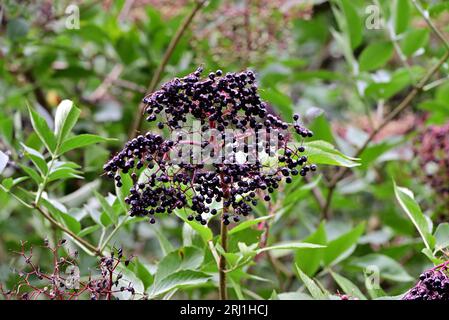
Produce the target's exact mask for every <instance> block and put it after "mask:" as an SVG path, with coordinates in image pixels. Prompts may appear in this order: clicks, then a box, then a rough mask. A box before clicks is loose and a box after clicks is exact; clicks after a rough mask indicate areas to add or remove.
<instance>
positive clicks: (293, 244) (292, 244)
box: [257, 241, 325, 254]
mask: <svg viewBox="0 0 449 320" xmlns="http://www.w3.org/2000/svg"><path fill="white" fill-rule="evenodd" d="M324 247H325V246H322V245H319V244H314V243H307V242H298V241H286V242H280V243H277V244H275V245H272V246H269V247H264V248H260V249H258V250H257V254H259V253H261V252H264V251H269V250H290V249H316V248H324Z"/></svg>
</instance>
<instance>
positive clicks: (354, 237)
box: [323, 223, 365, 266]
mask: <svg viewBox="0 0 449 320" xmlns="http://www.w3.org/2000/svg"><path fill="white" fill-rule="evenodd" d="M364 230H365V224H364V223H360V224H359V225H358V226H357V227H355V228H353V229H352V230H351V231H349V232H347V233H345V234H343V235H341V236H340V237H338V238H336V239H334V240H332V241H330V242H328V243H327V247H326V249H325V253H324V257H323V262H324V264H325V265H326V266H329V265H331V264H332V263H336V262H338V261H339V260H341V259H342V258H345V254H347V253H348V252H351V251H352V250H353V248H355V246H356V244H357V241H358V240H359V238H360V236H361V235H362V234H363V231H364Z"/></svg>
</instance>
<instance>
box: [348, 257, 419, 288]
mask: <svg viewBox="0 0 449 320" xmlns="http://www.w3.org/2000/svg"><path fill="white" fill-rule="evenodd" d="M351 265H353V266H357V267H360V268H362V269H366V268H369V269H370V270H374V268H375V269H377V270H378V271H379V275H380V276H381V277H383V278H385V279H389V280H392V281H399V282H408V281H413V278H412V277H411V276H410V275H409V274H408V273H407V271H405V269H404V267H403V266H401V265H400V264H399V263H398V262H397V261H395V260H394V259H392V258H390V257H388V256H385V255H382V254H377V253H372V254H368V255H366V256H363V257H360V258H355V259H353V260H351Z"/></svg>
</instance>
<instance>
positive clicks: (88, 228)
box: [78, 224, 100, 238]
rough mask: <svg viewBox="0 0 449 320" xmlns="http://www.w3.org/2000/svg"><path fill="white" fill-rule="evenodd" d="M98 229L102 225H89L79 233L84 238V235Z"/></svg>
mask: <svg viewBox="0 0 449 320" xmlns="http://www.w3.org/2000/svg"><path fill="white" fill-rule="evenodd" d="M98 229H100V225H98V224H94V225H93V226H89V227H87V228H84V229H83V230H81V231H80V232H79V233H78V236H80V237H81V238H83V237H85V236H87V235H89V234H91V233H92V232H95V231H97V230H98Z"/></svg>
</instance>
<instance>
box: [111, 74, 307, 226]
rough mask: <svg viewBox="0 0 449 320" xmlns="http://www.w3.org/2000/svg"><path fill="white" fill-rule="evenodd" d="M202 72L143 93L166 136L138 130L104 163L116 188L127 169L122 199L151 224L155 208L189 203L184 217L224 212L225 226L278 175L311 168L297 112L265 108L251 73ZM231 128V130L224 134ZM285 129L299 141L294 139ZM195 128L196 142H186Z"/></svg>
mask: <svg viewBox="0 0 449 320" xmlns="http://www.w3.org/2000/svg"><path fill="white" fill-rule="evenodd" d="M201 72H202V70H201V69H198V70H196V71H195V72H193V73H191V74H189V75H187V76H186V77H184V78H180V79H178V78H176V79H174V80H171V81H169V82H167V83H166V84H164V85H163V86H162V88H161V89H160V90H159V91H156V92H154V93H153V94H151V95H149V96H147V97H145V98H144V99H143V102H144V103H145V113H146V120H147V121H148V122H156V123H157V127H158V128H159V129H160V130H163V129H164V128H165V129H167V131H168V132H170V133H171V139H166V138H164V137H163V136H162V135H159V134H155V133H151V132H148V133H146V134H145V135H139V136H138V137H136V138H134V139H132V140H130V141H128V142H127V143H126V144H125V146H124V148H123V149H122V150H121V151H120V152H119V153H117V154H116V155H115V156H114V157H113V158H112V159H111V160H110V161H109V162H108V163H106V164H105V166H104V171H105V173H106V175H107V176H108V177H110V178H112V179H115V183H116V186H117V187H122V186H123V182H122V176H121V175H120V173H124V174H130V175H131V178H132V181H133V186H132V187H131V188H130V190H129V195H128V196H127V197H126V199H125V201H126V203H127V204H128V205H129V207H130V209H129V214H130V215H131V216H149V217H150V218H149V221H150V223H155V221H156V220H155V214H162V213H167V214H170V213H172V212H173V211H174V210H179V209H183V208H188V209H190V210H191V212H192V213H191V214H189V215H188V216H187V219H188V220H190V221H192V220H196V221H198V222H200V223H201V224H206V223H207V220H206V219H207V215H209V214H210V215H215V214H217V213H218V212H219V211H223V214H222V215H221V217H222V219H223V223H224V224H229V223H230V222H231V221H234V222H238V221H239V220H240V219H241V216H247V215H248V214H249V213H250V212H251V208H252V206H255V205H257V202H258V199H260V198H263V199H264V200H265V201H270V200H271V197H270V194H271V193H273V192H274V190H275V189H277V188H279V186H280V185H281V182H282V181H285V182H286V183H291V182H292V179H293V177H294V176H297V175H300V176H305V175H306V174H307V172H309V171H315V170H316V166H315V165H313V164H309V163H308V158H307V156H306V154H305V151H306V149H305V147H304V145H303V143H302V141H303V139H304V138H307V137H312V135H313V133H312V132H311V131H310V130H308V129H306V128H304V127H303V126H302V125H301V124H300V122H299V121H300V119H299V115H296V114H295V115H294V117H293V123H287V122H285V121H282V120H281V119H280V118H279V117H277V116H276V115H274V114H272V113H270V112H269V111H267V105H266V104H265V103H264V102H263V101H262V100H261V99H260V96H259V95H258V88H257V85H256V82H255V75H254V73H253V72H252V71H245V72H241V73H227V74H226V75H223V73H222V71H220V70H218V71H216V72H213V73H210V74H209V76H208V77H207V78H206V79H201V77H200V76H201ZM194 121H196V122H198V123H199V125H198V128H197V129H195V126H194V125H191V123H192V122H194ZM230 129H232V130H235V131H237V133H232V134H229V130H230ZM289 129H292V130H289ZM211 130H214V131H213V133H211V132H210V131H211ZM290 131H292V132H293V134H296V135H297V137H298V140H300V142H296V143H294V141H293V138H292V132H290ZM208 132H209V134H208ZM193 134H196V135H200V141H194V140H193V139H187V140H186V138H185V136H186V135H187V136H192V135H193ZM249 136H252V137H253V138H254V142H253V143H248V141H247V140H248V139H249V138H248V137H249ZM290 142H291V143H290ZM186 145H187V146H188V147H191V148H188V150H187V152H186ZM194 147H198V148H200V153H199V154H198V152H194V151H195V149H194ZM186 154H187V158H183V157H184V156H186ZM181 159H184V160H185V159H187V160H188V161H180V160H181Z"/></svg>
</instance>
